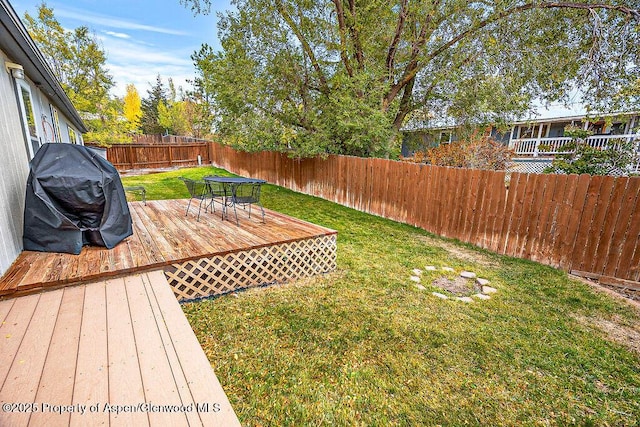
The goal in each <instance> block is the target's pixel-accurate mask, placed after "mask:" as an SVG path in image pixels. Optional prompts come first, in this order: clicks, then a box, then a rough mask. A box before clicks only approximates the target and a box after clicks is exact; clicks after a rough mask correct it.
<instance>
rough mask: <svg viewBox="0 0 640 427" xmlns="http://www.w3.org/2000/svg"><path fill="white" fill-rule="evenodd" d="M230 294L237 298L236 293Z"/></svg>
mask: <svg viewBox="0 0 640 427" xmlns="http://www.w3.org/2000/svg"><path fill="white" fill-rule="evenodd" d="M231 296H233V297H234V298H239V297H238V294H237V293H235V292H234V293H232V294H231Z"/></svg>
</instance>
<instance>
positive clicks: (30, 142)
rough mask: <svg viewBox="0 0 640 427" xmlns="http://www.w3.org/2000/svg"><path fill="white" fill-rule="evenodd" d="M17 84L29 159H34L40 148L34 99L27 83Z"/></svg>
mask: <svg viewBox="0 0 640 427" xmlns="http://www.w3.org/2000/svg"><path fill="white" fill-rule="evenodd" d="M16 84H17V85H18V99H19V100H20V110H21V113H22V121H23V125H24V133H25V136H26V137H27V149H28V152H29V157H30V158H33V156H34V155H35V154H36V153H37V152H38V149H39V148H40V138H39V137H38V129H37V127H36V114H35V111H34V109H33V98H32V97H31V90H30V89H29V86H28V85H27V83H26V82H24V81H22V80H19V81H18V80H16Z"/></svg>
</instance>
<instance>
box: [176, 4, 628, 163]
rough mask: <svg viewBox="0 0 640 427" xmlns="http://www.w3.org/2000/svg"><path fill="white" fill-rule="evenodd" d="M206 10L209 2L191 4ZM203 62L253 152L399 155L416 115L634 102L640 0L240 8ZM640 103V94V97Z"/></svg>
mask: <svg viewBox="0 0 640 427" xmlns="http://www.w3.org/2000/svg"><path fill="white" fill-rule="evenodd" d="M181 3H183V4H185V5H188V6H191V8H192V9H193V10H194V11H195V12H196V13H197V12H201V13H206V12H207V10H208V7H209V3H210V2H209V0H181ZM232 4H233V5H234V6H235V7H236V10H235V11H231V12H227V13H226V14H225V15H223V16H221V18H220V21H219V24H218V27H219V33H220V36H221V43H222V48H223V51H222V52H215V51H214V50H213V49H212V48H211V47H210V46H208V45H203V46H202V48H201V49H200V51H199V52H196V53H195V54H194V55H193V59H194V63H195V65H196V69H197V70H198V77H197V79H196V80H200V82H201V84H202V87H204V88H206V90H207V93H208V94H209V95H211V96H212V99H213V101H214V104H215V107H216V110H217V114H218V118H219V122H218V131H220V132H221V133H222V134H223V135H224V136H226V137H227V138H229V139H230V140H231V141H234V142H235V143H237V144H238V145H240V146H243V147H244V148H247V149H264V148H268V149H277V150H282V151H289V152H291V153H292V154H293V155H296V156H313V155H316V154H326V153H344V154H355V155H364V156H389V155H393V154H394V152H396V151H397V150H398V148H399V147H398V146H399V138H397V136H398V131H399V129H400V128H401V127H402V126H403V125H405V124H406V123H407V122H408V121H411V120H419V119H420V118H421V117H424V116H430V115H432V114H431V113H435V115H436V116H439V117H445V116H446V117H452V118H454V119H456V121H457V122H458V123H462V122H475V123H477V124H483V123H488V122H504V121H509V120H511V119H512V118H514V116H516V115H518V114H521V113H523V112H525V111H526V110H527V109H528V108H530V107H529V106H530V105H531V101H532V100H534V99H537V98H540V99H543V100H547V101H554V100H567V97H568V93H569V90H568V89H569V88H572V87H577V88H579V89H581V90H582V91H583V92H584V93H585V96H586V101H587V102H588V103H589V104H590V106H591V107H592V108H594V109H595V108H606V107H611V108H614V107H616V106H617V107H623V106H628V103H629V102H631V98H630V97H628V96H618V97H614V96H613V95H614V94H624V93H625V92H624V90H623V89H624V88H625V87H627V86H628V85H629V84H630V83H631V82H634V81H637V79H638V77H639V76H640V67H639V66H638V65H639V63H640V58H639V56H640V54H639V47H638V46H640V35H639V34H640V32H639V31H638V23H639V22H640V14H639V13H638V10H637V9H638V0H632V1H629V0H603V1H602V2H599V3H587V2H586V1H572V2H550V1H544V0H542V1H538V0H536V1H523V0H506V1H500V2H481V1H466V0H430V1H429V0H427V1H424V0H423V1H418V0H396V1H392V2H389V1H381V0H373V1H372V0H366V1H365V0H331V1H324V2H313V1H308V0H234V1H233V2H232ZM636 99H637V98H636Z"/></svg>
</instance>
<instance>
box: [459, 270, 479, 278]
mask: <svg viewBox="0 0 640 427" xmlns="http://www.w3.org/2000/svg"><path fill="white" fill-rule="evenodd" d="M460 277H464V278H465V279H475V278H476V273H474V272H472V271H463V272H462V273H460Z"/></svg>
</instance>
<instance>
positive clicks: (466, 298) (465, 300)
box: [456, 297, 473, 303]
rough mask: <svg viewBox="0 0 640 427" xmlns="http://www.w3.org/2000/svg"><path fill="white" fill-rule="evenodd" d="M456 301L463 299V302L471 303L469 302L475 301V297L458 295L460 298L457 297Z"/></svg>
mask: <svg viewBox="0 0 640 427" xmlns="http://www.w3.org/2000/svg"><path fill="white" fill-rule="evenodd" d="M456 301H462V302H467V303H469V302H473V298H471V297H458V298H456Z"/></svg>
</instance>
